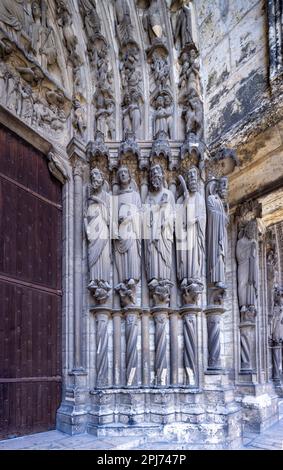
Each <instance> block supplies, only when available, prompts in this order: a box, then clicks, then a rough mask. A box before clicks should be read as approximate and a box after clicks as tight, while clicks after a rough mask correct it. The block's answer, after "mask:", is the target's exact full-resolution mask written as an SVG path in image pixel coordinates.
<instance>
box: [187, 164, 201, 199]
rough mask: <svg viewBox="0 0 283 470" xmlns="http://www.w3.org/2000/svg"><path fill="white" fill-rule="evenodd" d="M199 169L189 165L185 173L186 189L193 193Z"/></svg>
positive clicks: (196, 188)
mask: <svg viewBox="0 0 283 470" xmlns="http://www.w3.org/2000/svg"><path fill="white" fill-rule="evenodd" d="M198 178H199V171H198V169H197V167H196V166H191V168H190V169H189V171H188V173H187V184H188V190H189V191H190V192H191V193H195V192H197V190H198Z"/></svg>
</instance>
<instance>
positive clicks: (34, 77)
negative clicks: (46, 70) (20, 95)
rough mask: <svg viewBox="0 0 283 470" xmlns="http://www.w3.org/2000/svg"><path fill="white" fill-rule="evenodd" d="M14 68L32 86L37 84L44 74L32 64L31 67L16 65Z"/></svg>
mask: <svg viewBox="0 0 283 470" xmlns="http://www.w3.org/2000/svg"><path fill="white" fill-rule="evenodd" d="M16 70H17V71H18V72H19V74H20V75H21V77H22V78H23V79H24V80H25V81H26V82H28V83H29V84H30V85H31V86H32V87H35V86H37V85H39V84H40V83H41V82H42V80H43V78H44V75H43V73H42V72H41V70H40V69H39V67H36V66H34V65H32V66H31V67H17V68H16Z"/></svg>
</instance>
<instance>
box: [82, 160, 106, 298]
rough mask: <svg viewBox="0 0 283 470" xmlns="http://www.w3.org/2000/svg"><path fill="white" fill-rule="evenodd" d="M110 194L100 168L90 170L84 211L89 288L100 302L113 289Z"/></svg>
mask: <svg viewBox="0 0 283 470" xmlns="http://www.w3.org/2000/svg"><path fill="white" fill-rule="evenodd" d="M109 217H110V196H109V194H108V193H107V191H106V189H105V184H104V177H103V175H102V173H101V171H100V170H99V169H98V168H94V169H93V170H92V171H91V195H90V197H89V200H88V208H87V211H86V213H85V218H84V222H85V230H86V235H87V240H88V262H89V271H90V283H89V286H88V288H89V290H90V292H91V293H92V294H93V295H94V298H95V300H96V301H97V303H103V302H105V301H106V300H107V298H108V295H109V294H108V292H109V290H110V269H109V262H110V231H109V224H110V220H109Z"/></svg>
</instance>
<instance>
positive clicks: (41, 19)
mask: <svg viewBox="0 0 283 470" xmlns="http://www.w3.org/2000/svg"><path fill="white" fill-rule="evenodd" d="M31 9H32V18H33V25H32V49H33V51H34V54H35V55H36V56H38V57H41V58H42V66H43V67H45V68H47V66H50V65H54V64H55V63H56V61H57V47H56V42H55V37H54V31H53V29H52V28H51V27H50V26H48V23H47V4H46V2H45V1H42V0H41V1H39V0H34V1H33V2H32V4H31Z"/></svg>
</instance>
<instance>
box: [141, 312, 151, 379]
mask: <svg viewBox="0 0 283 470" xmlns="http://www.w3.org/2000/svg"><path fill="white" fill-rule="evenodd" d="M141 340H142V383H143V386H144V387H149V385H150V346H149V312H142V317H141Z"/></svg>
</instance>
